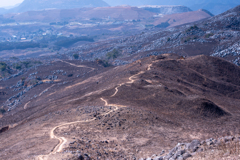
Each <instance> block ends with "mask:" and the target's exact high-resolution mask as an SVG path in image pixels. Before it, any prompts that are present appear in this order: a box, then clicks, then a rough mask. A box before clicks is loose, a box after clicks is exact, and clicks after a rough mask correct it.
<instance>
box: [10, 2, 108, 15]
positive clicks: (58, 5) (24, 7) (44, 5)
mask: <svg viewBox="0 0 240 160" xmlns="http://www.w3.org/2000/svg"><path fill="white" fill-rule="evenodd" d="M106 6H109V5H108V4H107V3H106V2H104V1H103V0H87V1H86V0H24V1H23V2H22V3H21V4H20V5H19V6H18V7H15V8H13V9H11V10H9V11H10V12H26V11H29V10H43V9H53V8H54V9H71V8H83V7H106Z"/></svg>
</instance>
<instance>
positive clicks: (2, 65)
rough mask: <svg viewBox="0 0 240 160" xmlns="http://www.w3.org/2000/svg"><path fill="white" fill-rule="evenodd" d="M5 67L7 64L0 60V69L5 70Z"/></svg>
mask: <svg viewBox="0 0 240 160" xmlns="http://www.w3.org/2000/svg"><path fill="white" fill-rule="evenodd" d="M6 69H7V64H6V63H5V62H0V71H5V70H6Z"/></svg>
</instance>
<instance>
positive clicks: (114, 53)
mask: <svg viewBox="0 0 240 160" xmlns="http://www.w3.org/2000/svg"><path fill="white" fill-rule="evenodd" d="M119 55H120V54H119V51H118V50H117V49H114V50H112V51H111V52H108V53H107V54H106V56H107V59H116V58H117V57H118V56H119Z"/></svg>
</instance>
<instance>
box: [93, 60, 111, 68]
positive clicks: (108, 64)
mask: <svg viewBox="0 0 240 160" xmlns="http://www.w3.org/2000/svg"><path fill="white" fill-rule="evenodd" d="M95 61H96V63H97V64H99V65H102V66H103V67H109V66H111V64H110V63H109V62H108V61H106V60H101V59H96V60H95Z"/></svg>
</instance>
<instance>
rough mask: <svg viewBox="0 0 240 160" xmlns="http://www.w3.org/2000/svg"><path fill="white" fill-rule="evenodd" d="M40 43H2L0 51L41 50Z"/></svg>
mask: <svg viewBox="0 0 240 160" xmlns="http://www.w3.org/2000/svg"><path fill="white" fill-rule="evenodd" d="M39 47H40V43H36V42H1V43H0V51H4V50H13V49H27V48H39Z"/></svg>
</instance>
